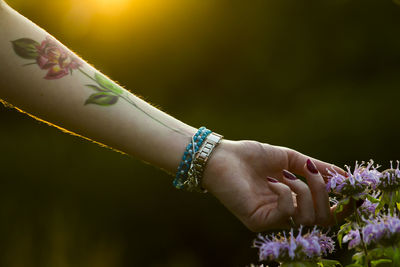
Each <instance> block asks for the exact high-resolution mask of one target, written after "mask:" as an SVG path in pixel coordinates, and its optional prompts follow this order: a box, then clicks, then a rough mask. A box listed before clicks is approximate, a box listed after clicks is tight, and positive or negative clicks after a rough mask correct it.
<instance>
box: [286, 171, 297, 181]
mask: <svg viewBox="0 0 400 267" xmlns="http://www.w3.org/2000/svg"><path fill="white" fill-rule="evenodd" d="M282 173H283V176H285V178H288V179H289V180H297V177H296V175H294V174H293V173H291V172H290V171H287V170H283V171H282Z"/></svg>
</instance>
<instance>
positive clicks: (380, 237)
mask: <svg viewBox="0 0 400 267" xmlns="http://www.w3.org/2000/svg"><path fill="white" fill-rule="evenodd" d="M360 230H361V233H362V236H363V241H364V243H365V244H366V245H367V246H369V245H378V244H380V245H385V244H393V243H396V242H398V241H399V239H400V219H399V218H397V217H393V216H390V215H384V216H378V217H377V218H375V219H373V220H369V221H367V224H366V225H365V226H364V227H363V228H361V229H360ZM348 241H350V242H349V248H353V247H357V246H360V245H361V238H360V232H359V230H351V231H350V232H349V233H348V234H347V235H345V236H344V237H343V242H348Z"/></svg>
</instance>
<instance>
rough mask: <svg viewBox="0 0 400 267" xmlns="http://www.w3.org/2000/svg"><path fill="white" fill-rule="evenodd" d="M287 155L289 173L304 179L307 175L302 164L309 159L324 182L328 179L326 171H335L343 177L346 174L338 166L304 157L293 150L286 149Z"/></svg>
mask: <svg viewBox="0 0 400 267" xmlns="http://www.w3.org/2000/svg"><path fill="white" fill-rule="evenodd" d="M287 155H288V165H289V166H288V168H289V171H291V172H293V173H296V174H299V175H301V176H303V177H306V175H307V173H306V172H305V170H304V164H305V163H306V162H307V159H311V160H312V161H313V162H314V164H315V166H316V167H317V169H318V171H319V172H320V174H321V175H322V177H323V178H324V180H325V181H326V180H327V178H328V171H327V169H329V170H332V169H333V170H335V171H336V172H338V173H339V174H342V175H345V174H346V172H345V171H344V170H343V169H342V168H339V167H338V166H336V165H334V164H331V163H327V162H324V161H321V160H318V159H314V158H312V157H309V156H306V155H304V154H302V153H300V152H298V151H296V150H293V149H287Z"/></svg>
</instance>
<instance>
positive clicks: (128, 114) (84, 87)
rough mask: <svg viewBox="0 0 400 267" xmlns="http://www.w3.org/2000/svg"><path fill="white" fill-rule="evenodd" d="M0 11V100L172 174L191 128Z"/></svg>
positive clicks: (29, 24) (13, 15) (40, 32)
mask: <svg viewBox="0 0 400 267" xmlns="http://www.w3.org/2000/svg"><path fill="white" fill-rule="evenodd" d="M0 3H1V2H0ZM0 12H1V13H0V36H1V37H0V62H1V64H0V98H2V99H3V100H5V101H7V102H8V103H10V104H12V105H14V106H16V107H17V108H18V109H20V110H23V111H24V112H26V113H28V114H30V115H33V116H35V117H38V118H40V119H42V120H44V121H46V122H48V123H50V124H52V125H57V126H58V127H60V128H63V129H67V130H68V131H71V132H73V133H75V134H78V135H81V136H84V137H86V138H88V139H91V140H94V141H96V142H99V143H102V144H105V145H107V146H110V147H112V148H114V149H117V150H120V151H123V152H126V153H128V154H131V155H133V156H136V157H138V158H140V159H142V160H144V161H147V162H149V163H151V164H153V165H156V166H158V167H160V168H163V169H166V170H167V171H169V172H172V173H173V172H174V171H175V170H176V167H177V166H178V164H179V161H180V157H181V155H182V153H183V151H184V148H185V146H186V145H187V143H188V142H189V140H190V137H191V136H192V135H193V133H194V132H195V131H196V130H195V129H194V128H193V127H190V126H188V125H186V124H184V123H182V122H180V121H178V120H176V119H174V118H173V117H171V116H169V115H167V114H166V113H163V112H162V111H160V110H158V109H156V108H155V107H153V106H151V105H150V104H148V103H146V102H145V101H143V100H141V99H140V98H138V97H136V96H135V95H133V94H131V93H129V92H128V91H127V90H125V89H123V88H122V87H120V86H118V85H116V84H115V83H112V82H111V81H110V80H108V79H106V78H105V77H103V76H102V75H101V74H100V73H99V72H98V71H96V69H94V68H93V67H92V66H90V65H89V64H87V63H86V62H84V61H83V60H81V59H79V58H78V56H76V55H74V54H73V53H72V52H70V51H69V50H68V49H67V48H66V47H63V46H62V45H61V44H60V43H58V42H57V41H55V40H54V39H53V38H51V39H50V37H49V36H50V35H49V34H48V33H46V32H45V31H44V30H43V29H41V28H39V27H38V26H36V25H35V24H33V23H32V22H30V21H29V20H27V19H26V18H24V17H23V16H21V15H20V14H18V13H17V12H15V11H14V10H12V9H11V8H9V7H7V6H3V8H2V9H1V10H0ZM64 52H65V53H64ZM30 63H31V64H30ZM26 64H29V65H26ZM24 65H25V66H24Z"/></svg>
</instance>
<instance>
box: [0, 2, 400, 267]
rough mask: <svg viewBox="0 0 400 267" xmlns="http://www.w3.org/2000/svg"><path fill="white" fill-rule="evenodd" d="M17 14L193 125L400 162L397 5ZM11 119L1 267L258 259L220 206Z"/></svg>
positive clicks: (5, 123) (2, 135)
mask: <svg viewBox="0 0 400 267" xmlns="http://www.w3.org/2000/svg"><path fill="white" fill-rule="evenodd" d="M7 2H8V3H9V4H10V5H11V6H12V7H14V8H15V9H16V10H18V11H19V12H20V13H22V14H23V15H25V16H26V17H28V18H29V19H31V20H32V21H34V22H35V23H37V24H38V25H40V26H41V27H43V28H45V29H46V30H47V31H48V32H50V33H51V34H53V35H54V36H55V37H56V38H58V39H59V40H60V41H62V42H63V43H64V44H65V45H67V46H68V47H70V48H71V49H72V50H74V51H75V52H77V53H78V54H79V55H81V56H82V57H83V58H84V59H86V60H88V61H89V62H90V63H92V64H93V65H95V66H96V67H97V68H98V69H100V70H101V71H103V72H104V73H106V74H108V75H109V76H110V77H111V78H113V79H114V80H117V81H118V82H120V83H121V84H122V85H124V86H125V87H126V88H128V89H130V90H131V91H132V92H133V93H135V94H137V95H141V96H143V97H144V98H145V99H146V100H148V101H150V102H152V103H154V104H156V105H157V106H159V107H161V108H162V109H163V110H165V111H166V112H168V113H169V114H171V115H173V116H175V117H177V118H179V119H181V120H183V121H184V122H186V123H188V124H190V125H193V126H195V127H200V126H202V125H205V126H207V127H208V128H210V129H213V130H214V131H216V132H218V133H221V134H223V135H225V137H226V138H228V139H234V140H239V139H255V140H258V141H262V142H267V143H270V144H276V145H282V146H288V147H291V148H294V149H297V150H299V151H301V152H303V153H306V154H308V155H311V156H313V157H316V158H319V159H322V160H325V161H329V162H333V163H335V164H337V165H340V166H343V165H344V164H349V165H353V164H354V162H355V161H356V160H359V161H361V160H369V159H371V158H373V159H375V161H376V162H378V163H380V164H382V165H384V166H385V167H386V166H387V165H388V163H389V160H392V159H399V158H400V156H399V153H398V151H399V149H400V144H399V139H398V136H399V134H398V132H399V130H400V125H399V105H398V103H399V96H400V91H399V88H400V34H399V32H400V6H398V5H396V4H395V3H393V2H392V1H390V0H375V1H372V0H353V1H350V0H331V1H321V0H309V1H285V0H270V1H255V0H254V1H228V0H218V1H216V0H131V1H129V0H80V1H78V0H57V1H56V0H29V1H22V0H8V1H7ZM0 38H1V37H0ZM0 120H1V125H2V128H1V131H0V140H1V141H0V144H1V152H2V153H1V158H0V170H1V178H0V181H1V184H0V264H1V266H7V267H17V266H24V267H25V266H44V267H47V266H49V267H50V266H57V267H64V266H96V267H97V266H99V267H102V266H112V267H118V266H195V267H196V266H245V265H247V264H250V263H252V262H253V263H255V262H256V261H257V251H256V250H255V249H253V248H251V244H252V240H253V239H254V238H255V236H256V235H255V234H254V233H251V232H250V231H248V230H247V229H246V228H245V227H244V226H243V225H242V224H241V223H240V222H239V221H237V220H236V218H234V216H233V215H231V214H230V213H229V212H228V211H227V210H225V208H224V207H223V206H222V205H221V204H220V203H219V202H218V201H217V200H216V199H215V198H214V197H213V196H211V195H200V194H191V193H186V192H181V191H177V190H175V189H174V188H173V187H172V185H171V181H172V177H169V176H168V175H167V174H165V173H163V172H162V171H160V170H157V169H156V168H154V167H151V166H149V165H146V164H143V163H141V162H140V161H138V160H135V159H132V158H130V157H129V156H125V155H122V154H119V153H116V152H113V151H111V150H108V149H105V148H101V147H98V146H97V145H96V144H92V143H90V142H87V141H85V140H81V139H79V138H77V137H74V136H70V135H66V134H63V133H61V132H60V131H58V130H57V129H55V128H51V127H48V126H46V125H44V124H43V123H40V122H38V121H35V120H33V119H31V118H29V117H27V116H26V115H23V114H20V113H18V112H17V111H15V110H12V109H9V108H4V107H1V110H0ZM340 255H341V253H340V252H339V254H338V257H342V256H340Z"/></svg>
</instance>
